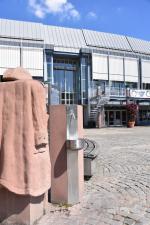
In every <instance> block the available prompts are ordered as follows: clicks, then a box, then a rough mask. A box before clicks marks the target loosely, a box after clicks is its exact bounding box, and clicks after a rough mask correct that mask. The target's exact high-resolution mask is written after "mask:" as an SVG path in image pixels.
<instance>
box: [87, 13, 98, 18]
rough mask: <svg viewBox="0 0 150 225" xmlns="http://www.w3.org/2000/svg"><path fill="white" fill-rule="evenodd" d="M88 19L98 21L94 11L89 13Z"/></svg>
mask: <svg viewBox="0 0 150 225" xmlns="http://www.w3.org/2000/svg"><path fill="white" fill-rule="evenodd" d="M87 17H88V19H97V14H96V13H95V12H93V11H90V12H88V14H87Z"/></svg>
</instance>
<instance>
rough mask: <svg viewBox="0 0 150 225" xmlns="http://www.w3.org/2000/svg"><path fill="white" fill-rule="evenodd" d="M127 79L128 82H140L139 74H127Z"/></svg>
mask: <svg viewBox="0 0 150 225" xmlns="http://www.w3.org/2000/svg"><path fill="white" fill-rule="evenodd" d="M125 81H126V82H135V83H137V82H138V77H137V76H127V75H126V76H125Z"/></svg>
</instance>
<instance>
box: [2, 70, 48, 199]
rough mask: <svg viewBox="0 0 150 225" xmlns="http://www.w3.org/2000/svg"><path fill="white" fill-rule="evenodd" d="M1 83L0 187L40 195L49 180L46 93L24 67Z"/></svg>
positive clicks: (10, 71)
mask: <svg viewBox="0 0 150 225" xmlns="http://www.w3.org/2000/svg"><path fill="white" fill-rule="evenodd" d="M3 81H4V82H2V83H0V185H2V186H3V187H5V188H6V189H8V190H9V191H10V192H12V193H15V194H18V195H30V196H40V195H42V194H43V193H45V192H46V191H47V190H48V189H49V188H50V180H51V179H50V156H49V147H48V132H47V123H48V115H47V113H46V102H45V90H44V87H43V85H42V84H41V83H40V82H39V81H36V80H33V79H32V77H31V75H30V74H29V73H28V72H27V71H26V70H25V69H23V68H16V69H9V70H7V71H6V72H5V73H4V76H3ZM0 190H1V189H0Z"/></svg>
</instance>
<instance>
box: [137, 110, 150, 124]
mask: <svg viewBox="0 0 150 225" xmlns="http://www.w3.org/2000/svg"><path fill="white" fill-rule="evenodd" d="M139 120H140V121H150V109H149V110H139Z"/></svg>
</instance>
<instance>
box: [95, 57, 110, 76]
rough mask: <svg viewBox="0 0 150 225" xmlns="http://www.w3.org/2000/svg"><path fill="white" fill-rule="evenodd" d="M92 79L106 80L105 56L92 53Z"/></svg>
mask: <svg viewBox="0 0 150 225" xmlns="http://www.w3.org/2000/svg"><path fill="white" fill-rule="evenodd" d="M92 71H93V79H97V80H108V63H107V56H105V55H100V54H92Z"/></svg>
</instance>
